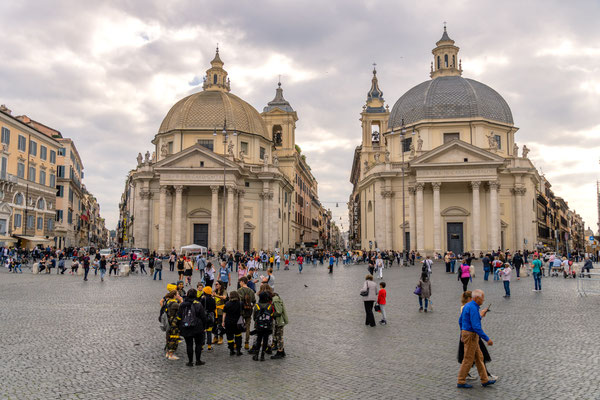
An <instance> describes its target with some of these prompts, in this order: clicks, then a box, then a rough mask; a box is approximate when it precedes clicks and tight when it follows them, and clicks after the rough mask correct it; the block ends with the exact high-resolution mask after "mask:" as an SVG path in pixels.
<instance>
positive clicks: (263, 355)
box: [257, 351, 265, 361]
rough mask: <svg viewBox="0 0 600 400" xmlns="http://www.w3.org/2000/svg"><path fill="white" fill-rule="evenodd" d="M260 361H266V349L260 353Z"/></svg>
mask: <svg viewBox="0 0 600 400" xmlns="http://www.w3.org/2000/svg"><path fill="white" fill-rule="evenodd" d="M257 355H258V354H257ZM260 361H265V352H264V351H262V352H261V353H260Z"/></svg>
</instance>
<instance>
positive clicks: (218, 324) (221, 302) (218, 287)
mask: <svg viewBox="0 0 600 400" xmlns="http://www.w3.org/2000/svg"><path fill="white" fill-rule="evenodd" d="M213 297H214V299H215V304H216V310H215V312H216V314H215V316H216V318H215V325H214V335H215V338H214V339H213V344H214V343H216V344H223V335H224V334H225V329H224V328H223V309H224V308H225V303H227V300H229V295H228V294H227V289H226V287H225V285H224V284H223V282H222V281H217V282H216V283H215V290H214V292H213Z"/></svg>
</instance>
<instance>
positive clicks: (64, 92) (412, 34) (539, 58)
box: [0, 0, 600, 227]
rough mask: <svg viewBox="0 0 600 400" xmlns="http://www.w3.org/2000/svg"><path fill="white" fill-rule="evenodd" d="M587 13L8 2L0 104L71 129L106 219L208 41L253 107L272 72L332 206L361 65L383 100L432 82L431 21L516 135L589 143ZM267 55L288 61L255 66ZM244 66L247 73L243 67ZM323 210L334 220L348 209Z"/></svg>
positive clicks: (573, 189)
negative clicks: (505, 107) (507, 113)
mask: <svg viewBox="0 0 600 400" xmlns="http://www.w3.org/2000/svg"><path fill="white" fill-rule="evenodd" d="M599 8H600V5H599V4H598V3H596V2H578V3H577V6H576V7H575V6H573V4H572V3H567V2H560V1H558V0H555V1H548V2H544V7H540V4H539V3H537V2H522V1H507V2H503V3H502V7H499V6H498V3H497V2H489V1H474V0H472V1H463V2H453V3H443V2H440V3H435V4H431V3H427V2H425V3H418V2H386V1H377V0H372V1H367V2H351V1H342V0H337V1H329V2H317V1H296V2H276V1H264V2H258V3H257V2H247V1H241V2H234V3H219V2H197V1H191V0H189V1H177V2H161V1H127V2H117V1H99V2H94V3H90V2H77V1H67V0H62V1H54V2H37V1H22V2H12V3H10V4H7V5H5V6H4V8H3V13H2V14H1V15H0V24H2V26H3V32H5V37H4V39H3V44H2V46H1V47H0V57H1V58H2V60H3V63H1V64H0V75H1V76H2V77H3V79H2V80H0V94H1V99H0V100H2V103H6V104H7V105H8V106H9V107H10V108H12V109H13V110H14V111H15V113H17V114H28V115H30V116H31V117H32V118H34V119H38V120H40V121H42V122H44V123H46V124H48V125H50V126H52V127H54V128H56V129H58V130H60V131H61V132H62V133H63V134H64V135H65V136H68V137H72V138H73V139H75V141H76V144H77V147H78V149H79V151H80V153H81V155H82V157H83V158H84V164H85V170H86V178H85V182H86V185H87V186H88V188H89V189H90V190H91V191H92V192H93V193H94V194H96V195H97V197H98V198H99V200H100V203H101V206H102V214H103V215H104V216H106V217H107V220H108V222H109V227H112V226H114V224H115V223H116V220H117V215H118V211H117V204H118V202H119V200H120V194H121V190H122V187H123V179H124V177H125V176H126V174H127V172H128V170H129V169H130V168H132V167H133V166H134V162H135V161H134V159H135V155H136V154H137V152H138V151H146V150H151V144H150V140H151V139H152V138H153V137H154V134H155V133H156V131H157V130H158V126H159V125H160V122H161V121H162V118H163V117H164V115H165V114H166V112H167V111H168V109H169V107H170V106H171V105H172V104H174V103H175V101H176V100H177V99H179V98H181V97H183V96H185V95H187V94H189V93H190V92H193V91H195V90H198V87H197V86H196V87H195V88H191V86H190V85H192V86H195V85H197V84H199V83H200V79H199V78H200V77H202V75H203V73H204V70H205V69H206V68H207V67H208V61H209V60H210V59H211V58H212V55H213V54H214V46H215V44H216V43H217V42H219V43H220V46H221V49H222V51H221V56H222V58H223V60H224V61H225V63H226V68H227V69H228V70H229V71H230V78H231V81H232V87H233V91H234V93H236V94H238V95H240V96H241V97H243V98H244V99H245V100H247V101H248V102H250V103H251V104H252V105H254V106H255V107H256V108H257V109H258V110H261V109H262V107H263V106H264V105H265V104H266V103H267V102H268V101H270V100H271V99H272V97H273V95H274V89H275V84H276V80H277V74H279V73H281V74H282V75H283V78H282V79H283V85H284V90H285V92H284V94H285V96H286V98H287V99H288V100H289V101H290V102H291V103H292V105H293V107H294V108H295V109H296V110H297V111H298V116H299V118H300V120H299V121H298V124H297V135H296V139H297V142H298V143H299V144H300V146H302V147H303V149H305V150H304V152H305V154H306V155H307V157H308V161H309V163H310V164H311V166H312V168H313V172H314V174H315V176H316V177H317V179H318V180H319V182H320V185H319V186H320V197H321V198H322V199H323V200H324V201H340V200H343V201H345V200H346V199H347V198H348V194H349V192H350V189H351V186H350V184H349V182H348V179H349V175H350V167H351V162H352V156H353V151H354V146H356V145H358V144H359V143H360V137H361V130H360V122H359V121H358V118H359V114H360V111H361V108H362V105H363V104H364V101H365V97H366V93H367V91H368V89H369V86H370V79H371V69H372V66H371V63H373V62H376V63H377V64H378V67H377V68H378V76H379V80H380V86H381V89H382V90H383V92H384V96H385V99H386V100H387V102H388V104H389V105H390V107H391V106H392V105H393V104H394V102H395V101H396V99H398V98H399V97H400V96H401V95H402V94H403V93H404V92H405V91H406V90H408V89H410V88H411V87H413V86H415V85H416V84H418V83H420V82H422V81H425V80H427V79H428V78H429V77H428V74H429V63H430V61H431V53H430V51H431V49H432V48H433V46H434V43H435V41H436V40H438V39H439V37H440V36H441V30H442V29H441V27H442V21H444V20H446V21H448V32H449V34H450V36H451V37H452V38H453V39H454V40H456V44H457V45H458V46H460V47H461V53H460V54H461V57H462V59H463V69H464V71H465V72H464V76H465V77H469V78H473V79H476V80H479V81H481V82H483V83H486V84H488V85H489V86H491V87H493V88H494V89H496V90H497V91H498V92H499V93H500V94H501V95H503V96H504V97H505V98H506V100H507V101H508V103H509V105H510V106H511V108H512V111H513V114H514V117H515V123H516V125H517V126H519V127H520V128H521V129H520V131H519V133H518V140H519V142H520V143H521V144H523V143H527V144H528V146H530V147H534V148H535V147H541V146H544V149H548V147H546V146H555V147H556V152H557V154H558V155H559V157H560V158H561V159H563V160H564V159H572V160H579V159H580V157H579V152H580V151H581V150H583V149H588V150H589V149H590V148H593V147H596V148H597V147H598V146H599V145H600V139H598V138H600V135H597V136H593V135H590V134H588V135H582V134H581V132H593V131H594V129H596V127H597V126H598V125H600V124H599V121H598V117H597V110H598V109H599V106H600V79H598V78H597V76H598V69H599V68H598V67H596V65H600V52H599V51H598V49H597V43H596V37H597V32H596V30H597V29H596V22H595V18H594V17H595V16H596V15H598V14H599V11H600V10H599ZM111 33H112V34H113V35H116V37H113V36H111ZM136 41H139V42H136ZM131 42H134V43H135V45H128V43H131ZM100 48H101V50H102V51H100V50H99V49H100ZM594 49H596V50H595V51H594ZM552 51H554V53H553V52H552ZM275 55H282V56H284V57H286V59H288V60H290V64H291V67H290V68H288V70H285V71H278V70H277V69H278V68H274V69H273V68H271V69H269V70H266V69H264V68H261V67H263V66H266V65H267V64H268V63H269V62H270V61H269V60H270V57H272V56H275ZM284 67H285V66H282V69H284ZM232 70H234V71H238V74H234V73H232ZM244 71H254V72H253V73H252V74H246V75H244V76H241V75H240V73H241V74H242V75H243V74H244ZM302 71H305V72H309V75H308V76H303V75H302ZM585 85H587V86H585ZM599 133H600V132H599ZM328 137H332V138H334V140H332V141H328V140H327V138H328ZM335 139H337V140H335ZM309 149H310V150H309ZM544 151H548V150H544ZM586 154H587V156H586V157H589V151H588V153H586ZM532 157H533V158H534V161H535V162H536V165H538V166H541V167H543V169H544V172H545V173H546V174H547V176H548V177H550V178H551V179H554V180H552V183H553V189H554V190H555V192H557V195H560V196H562V197H564V198H565V199H567V200H569V198H570V197H571V196H573V197H578V198H582V197H586V196H588V193H589V189H586V190H588V191H586V192H585V194H586V195H585V196H580V195H579V193H578V192H577V186H576V185H575V182H576V184H577V185H585V183H586V182H588V181H592V183H593V180H594V179H595V177H596V176H597V168H596V169H592V170H591V171H590V168H589V166H588V167H586V166H585V165H584V164H582V163H581V162H579V163H576V162H573V164H572V165H569V166H568V168H569V174H571V176H561V172H562V173H564V168H566V166H565V165H564V164H558V163H555V162H553V160H552V159H551V158H550V157H548V156H547V154H543V153H539V152H536V151H532ZM589 183H590V182H588V186H589ZM588 186H586V187H588ZM588 197H589V196H588ZM593 200H594V199H592V198H590V199H589V200H586V201H583V200H578V201H579V203H577V210H578V211H579V212H580V213H582V215H583V216H584V218H585V219H586V221H587V223H588V224H592V221H594V220H595V218H596V215H595V213H596V211H595V207H594V201H593ZM570 204H571V203H570ZM326 205H327V206H330V207H332V206H333V207H334V206H335V204H334V203H326ZM333 211H334V212H335V213H336V215H337V216H338V217H339V216H344V217H345V213H346V206H345V204H340V207H338V208H335V207H334V210H333ZM338 221H339V219H338Z"/></svg>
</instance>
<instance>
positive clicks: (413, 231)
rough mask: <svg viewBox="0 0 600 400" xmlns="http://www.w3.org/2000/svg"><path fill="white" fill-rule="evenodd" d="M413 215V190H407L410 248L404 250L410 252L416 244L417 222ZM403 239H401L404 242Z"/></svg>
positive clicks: (410, 188)
mask: <svg viewBox="0 0 600 400" xmlns="http://www.w3.org/2000/svg"><path fill="white" fill-rule="evenodd" d="M416 217H417V216H416V214H415V188H414V187H409V188H408V232H409V240H410V246H407V247H406V250H408V251H411V250H412V249H414V248H415V245H416V242H415V240H416V239H415V238H416V235H415V234H416V232H417V222H416V221H417V220H416ZM404 240H405V238H402V241H403V242H404Z"/></svg>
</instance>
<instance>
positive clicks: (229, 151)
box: [227, 140, 233, 157]
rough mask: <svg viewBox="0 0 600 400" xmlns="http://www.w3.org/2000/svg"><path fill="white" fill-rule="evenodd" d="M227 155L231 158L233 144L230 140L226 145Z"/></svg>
mask: <svg viewBox="0 0 600 400" xmlns="http://www.w3.org/2000/svg"><path fill="white" fill-rule="evenodd" d="M227 154H229V155H230V156H231V157H233V142H232V141H231V140H230V141H229V144H228V145H227Z"/></svg>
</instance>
